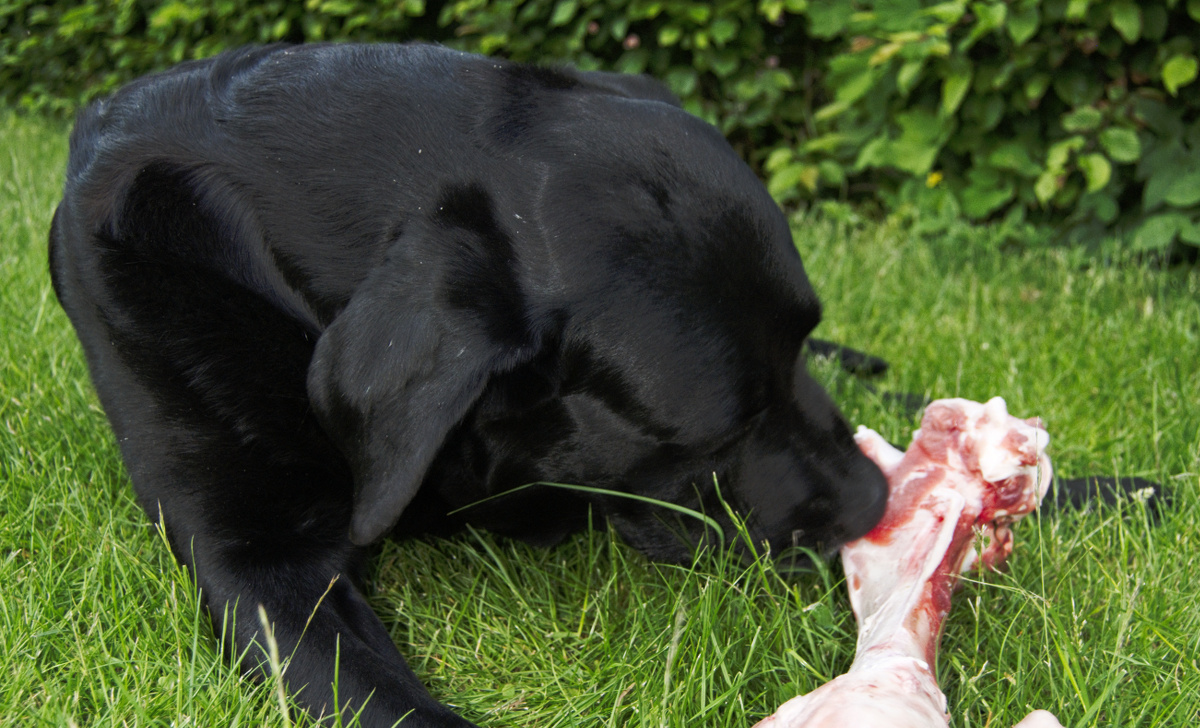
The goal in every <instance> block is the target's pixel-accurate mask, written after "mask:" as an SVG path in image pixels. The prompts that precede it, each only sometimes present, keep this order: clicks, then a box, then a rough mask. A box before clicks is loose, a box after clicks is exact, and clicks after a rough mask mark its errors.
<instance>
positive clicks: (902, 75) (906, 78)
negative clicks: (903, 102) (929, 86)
mask: <svg viewBox="0 0 1200 728" xmlns="http://www.w3.org/2000/svg"><path fill="white" fill-rule="evenodd" d="M924 67H925V59H924V58H918V59H915V60H912V61H907V62H906V63H905V64H904V65H902V66H900V70H899V71H898V72H897V73H896V87H897V88H899V89H900V93H901V94H903V95H904V96H907V95H908V92H909V91H912V89H913V86H914V85H916V83H917V81H918V80H920V78H921V69H922V68H924Z"/></svg>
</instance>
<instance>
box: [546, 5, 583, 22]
mask: <svg viewBox="0 0 1200 728" xmlns="http://www.w3.org/2000/svg"><path fill="white" fill-rule="evenodd" d="M578 8H579V3H578V1H577V0H558V3H557V4H556V5H555V6H554V12H553V13H551V14H550V27H551V28H557V27H559V26H560V25H566V24H567V23H569V22H571V18H573V17H575V11H576V10H577V9H578Z"/></svg>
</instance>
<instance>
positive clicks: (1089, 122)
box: [1062, 106, 1104, 132]
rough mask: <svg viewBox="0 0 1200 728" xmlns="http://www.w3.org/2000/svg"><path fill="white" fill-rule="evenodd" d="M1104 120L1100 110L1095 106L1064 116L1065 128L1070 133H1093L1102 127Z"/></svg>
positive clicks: (1080, 108) (1085, 107)
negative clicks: (1101, 123)
mask: <svg viewBox="0 0 1200 728" xmlns="http://www.w3.org/2000/svg"><path fill="white" fill-rule="evenodd" d="M1103 120H1104V117H1103V115H1102V114H1101V113H1100V110H1099V109H1097V108H1096V107H1094V106H1081V107H1079V108H1078V109H1075V110H1074V111H1071V112H1069V113H1066V114H1063V117H1062V125H1063V128H1064V129H1066V130H1067V131H1070V132H1077V131H1091V130H1092V129H1095V128H1096V127H1098V126H1100V122H1101V121H1103Z"/></svg>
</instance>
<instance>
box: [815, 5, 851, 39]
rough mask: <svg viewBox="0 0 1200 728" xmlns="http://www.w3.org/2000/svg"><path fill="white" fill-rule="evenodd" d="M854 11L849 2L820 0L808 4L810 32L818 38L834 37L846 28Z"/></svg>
mask: <svg viewBox="0 0 1200 728" xmlns="http://www.w3.org/2000/svg"><path fill="white" fill-rule="evenodd" d="M853 13H854V6H853V5H851V4H850V3H847V2H819V3H813V4H811V5H809V6H808V21H809V23H810V25H809V32H810V33H812V35H814V36H816V37H817V38H832V37H834V36H835V35H837V34H838V33H841V32H842V30H843V29H845V27H846V24H847V23H848V22H850V16H851V15H852V14H853Z"/></svg>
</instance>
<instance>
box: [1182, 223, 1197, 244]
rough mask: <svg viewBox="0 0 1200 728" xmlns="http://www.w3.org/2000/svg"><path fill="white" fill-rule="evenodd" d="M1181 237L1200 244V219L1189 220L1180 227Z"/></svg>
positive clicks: (1187, 241)
mask: <svg viewBox="0 0 1200 728" xmlns="http://www.w3.org/2000/svg"><path fill="white" fill-rule="evenodd" d="M1179 239H1180V240H1182V241H1183V242H1185V243H1191V244H1192V245H1200V220H1189V221H1188V224H1186V225H1181V226H1180V227H1179Z"/></svg>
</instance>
